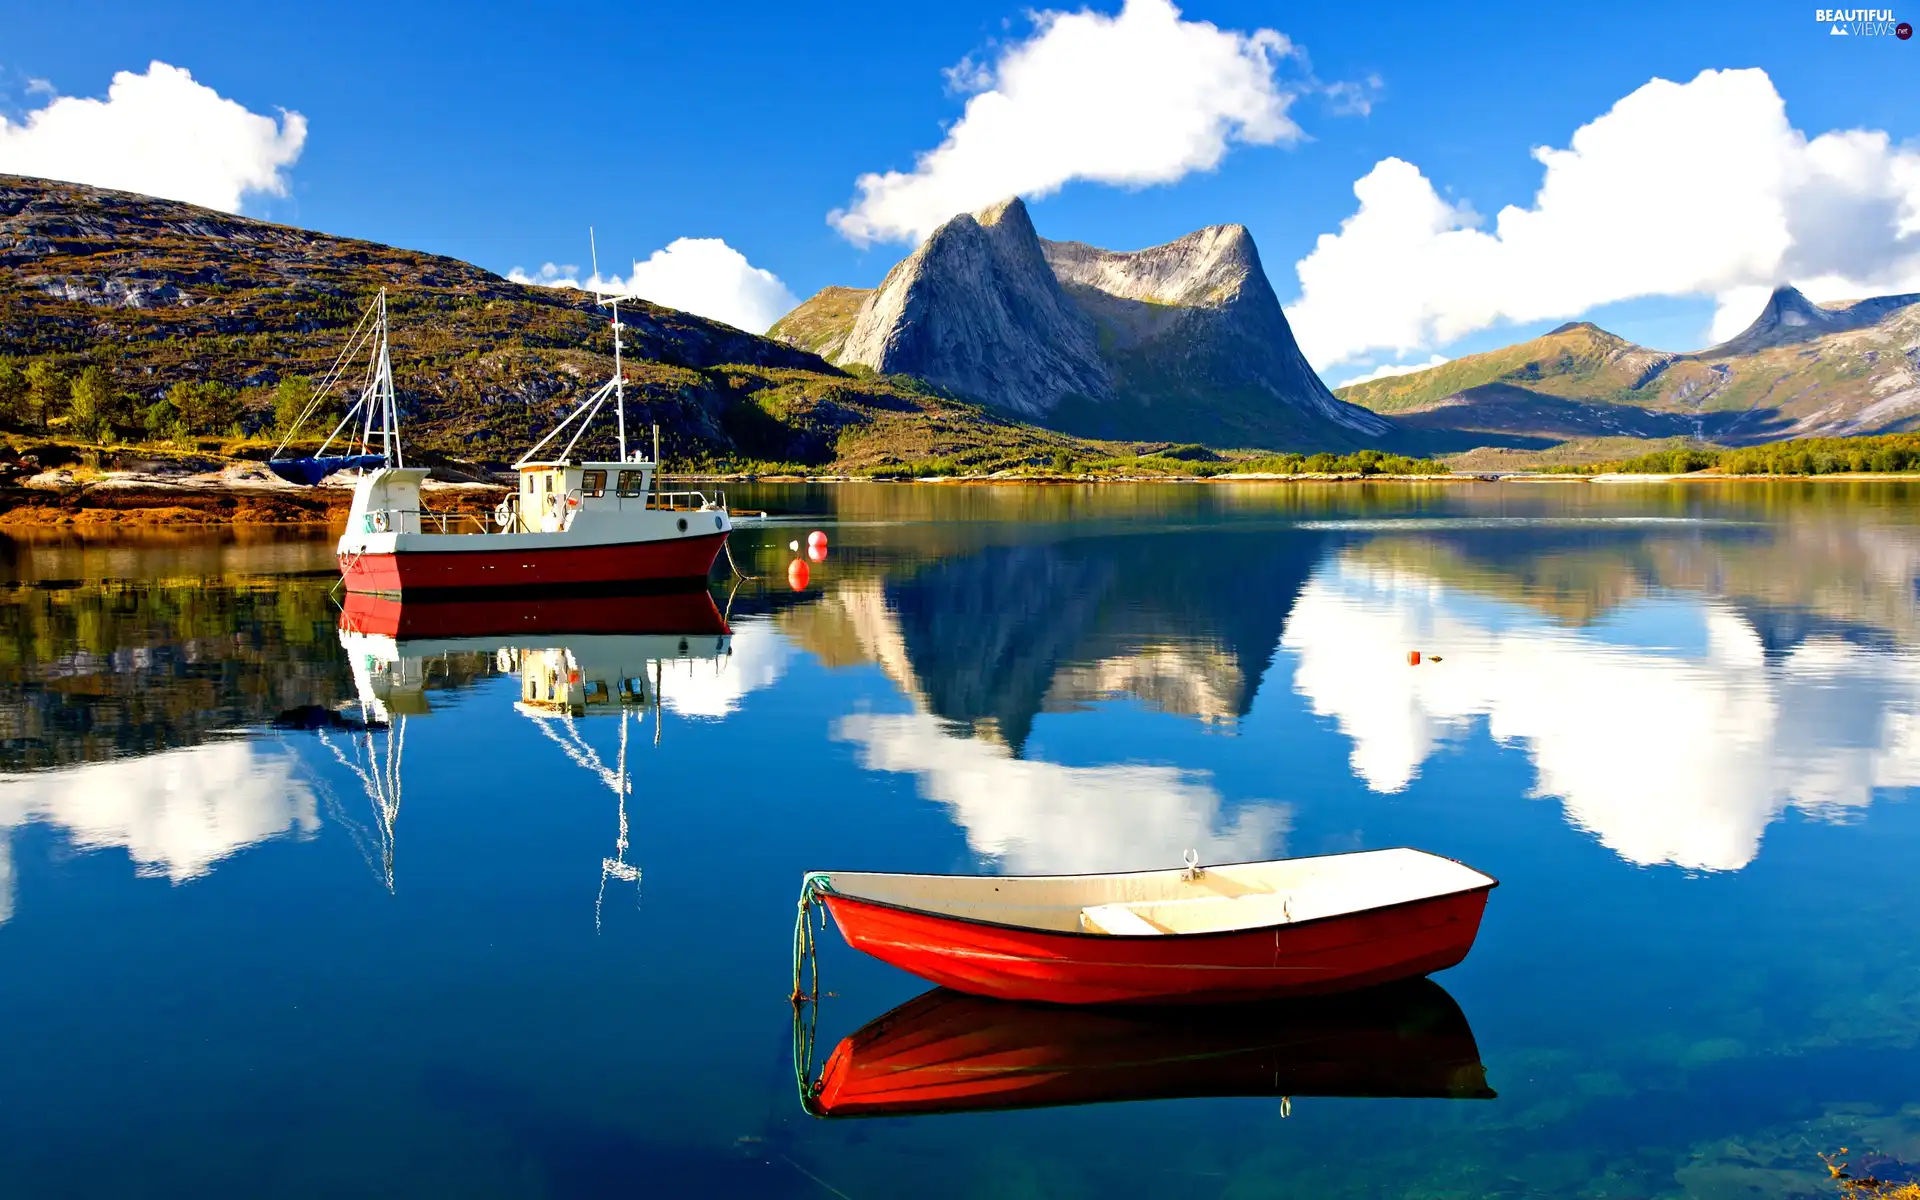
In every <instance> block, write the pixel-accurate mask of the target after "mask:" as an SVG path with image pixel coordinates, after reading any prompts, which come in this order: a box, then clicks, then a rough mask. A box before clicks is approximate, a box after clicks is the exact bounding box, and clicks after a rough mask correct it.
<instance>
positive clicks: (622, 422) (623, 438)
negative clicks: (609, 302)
mask: <svg viewBox="0 0 1920 1200" xmlns="http://www.w3.org/2000/svg"><path fill="white" fill-rule="evenodd" d="M624 328H626V327H625V326H623V325H622V324H620V297H618V296H615V297H614V298H613V418H614V422H615V424H617V425H618V426H619V427H620V461H621V462H625V461H627V391H626V382H625V377H626V372H625V371H623V370H621V368H620V351H621V349H622V345H621V342H620V331H621V330H622V329H624Z"/></svg>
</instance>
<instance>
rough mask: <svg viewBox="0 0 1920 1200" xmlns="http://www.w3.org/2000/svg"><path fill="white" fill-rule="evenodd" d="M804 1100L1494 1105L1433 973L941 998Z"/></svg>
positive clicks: (868, 1040) (847, 1056) (872, 1041)
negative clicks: (1178, 1004) (1292, 992)
mask: <svg viewBox="0 0 1920 1200" xmlns="http://www.w3.org/2000/svg"><path fill="white" fill-rule="evenodd" d="M810 1034H811V1026H810V1025H803V1024H797V1025H796V1035H797V1037H798V1038H799V1039H801V1040H800V1041H798V1042H797V1043H796V1052H795V1069H796V1072H797V1074H798V1078H799V1082H800V1086H801V1102H802V1104H803V1106H804V1107H805V1108H806V1110H807V1111H808V1112H809V1113H811V1114H813V1115H814V1116H819V1117H902V1116H924V1115H929V1114H934V1113H956V1112H981V1111H987V1110H1000V1109H1020V1108H1050V1107H1054V1106H1057V1105H1069V1104H1102V1103H1112V1102H1119V1101H1132V1100H1170V1099H1177V1098H1189V1097H1202V1096H1271V1097H1275V1098H1279V1097H1288V1098H1291V1097H1295V1096H1365V1097H1394V1098H1406V1099H1413V1098H1431V1099H1452V1100H1489V1099H1492V1098H1494V1092H1493V1090H1492V1089H1491V1088H1489V1087H1488V1086H1487V1072H1486V1068H1485V1067H1484V1066H1482V1065H1481V1062H1480V1048H1479V1046H1478V1045H1477V1044H1475V1042H1474V1040H1473V1030H1472V1028H1471V1027H1469V1026H1468V1024H1467V1019H1466V1017H1465V1016H1464V1015H1462V1014H1461V1012H1460V1006H1459V1005H1458V1004H1456V1003H1455V1002H1454V999H1453V997H1452V996H1449V995H1448V994H1447V992H1446V989H1445V988H1442V987H1441V986H1440V985H1439V984H1437V983H1435V982H1433V981H1432V980H1430V979H1419V980H1413V981H1410V982H1407V983H1400V984H1394V985H1391V986H1388V987H1384V988H1373V989H1370V990H1368V991H1365V992H1360V993H1357V994H1355V995H1352V996H1339V997H1315V998H1311V999H1306V1000H1280V1001H1269V1002H1266V1003H1256V1004H1244V1005H1242V1004H1236V1005H1229V1006H1226V1007H1223V1008H1213V1009H1208V1010H1206V1011H1205V1012H1204V1013H1202V1012H1196V1011H1194V1010H1192V1009H1153V1008H1129V1009H1115V1008H1092V1009H1089V1008H1063V1007H1061V1006H1059V1005H1051V1004H1018V1003H1012V1002H1009V1001H1005V1000H989V999H985V998H982V997H979V996H967V995H962V994H961V993H959V992H954V991H949V990H947V989H946V988H935V989H934V990H933V991H930V992H926V993H923V994H922V995H920V996H917V997H915V998H914V999H912V1000H909V1001H907V1002H906V1003H905V1004H903V1005H901V1006H900V1007H898V1008H896V1009H894V1010H893V1011H891V1012H889V1013H887V1014H885V1015H884V1016H880V1017H876V1018H875V1019H873V1020H872V1021H869V1022H867V1023H866V1024H865V1025H863V1026H861V1027H860V1028H859V1029H857V1030H855V1031H854V1032H853V1033H852V1034H850V1035H848V1036H847V1037H846V1038H843V1039H842V1040H841V1041H840V1043H839V1045H837V1046H835V1047H834V1049H833V1053H832V1054H830V1055H829V1056H828V1058H827V1061H826V1064H825V1066H824V1067H823V1068H822V1070H821V1072H820V1075H819V1077H818V1079H813V1078H812V1077H811V1076H812V1071H811V1056H812V1047H811V1046H810V1045H809V1044H807V1043H806V1041H805V1039H806V1038H807V1037H808V1036H810Z"/></svg>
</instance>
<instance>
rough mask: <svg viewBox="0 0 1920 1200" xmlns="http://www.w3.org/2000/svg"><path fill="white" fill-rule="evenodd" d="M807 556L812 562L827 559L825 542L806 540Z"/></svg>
mask: <svg viewBox="0 0 1920 1200" xmlns="http://www.w3.org/2000/svg"><path fill="white" fill-rule="evenodd" d="M807 557H808V558H810V559H812V560H813V561H814V562H825V561H827V544H826V543H825V542H808V543H807Z"/></svg>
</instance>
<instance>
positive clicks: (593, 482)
mask: <svg viewBox="0 0 1920 1200" xmlns="http://www.w3.org/2000/svg"><path fill="white" fill-rule="evenodd" d="M580 494H581V495H582V496H604V495H606V494H607V473H606V472H605V471H582V472H581V473H580Z"/></svg>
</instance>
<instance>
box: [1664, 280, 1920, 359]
mask: <svg viewBox="0 0 1920 1200" xmlns="http://www.w3.org/2000/svg"><path fill="white" fill-rule="evenodd" d="M1916 301H1920V294H1907V295H1900V296H1875V297H1873V298H1872V299H1868V300H1855V301H1852V302H1849V303H1836V304H1815V303H1814V302H1813V301H1811V300H1809V299H1807V297H1806V295H1805V294H1804V293H1803V292H1801V291H1800V289H1799V288H1796V287H1794V286H1792V285H1791V284H1781V285H1780V286H1779V287H1777V288H1775V289H1773V294H1772V295H1771V296H1768V297H1767V303H1766V305H1765V306H1764V307H1762V308H1761V310H1760V315H1759V316H1757V317H1755V318H1754V319H1753V324H1751V325H1749V326H1747V327H1746V328H1745V329H1743V330H1741V331H1740V332H1739V333H1738V334H1736V335H1735V336H1734V337H1732V338H1730V339H1728V340H1727V341H1725V342H1722V343H1720V344H1719V345H1718V346H1714V347H1712V348H1711V349H1708V350H1703V351H1701V356H1702V357H1706V358H1726V357H1731V356H1733V355H1738V354H1751V353H1753V352H1754V351H1756V350H1764V349H1767V348H1768V347H1771V346H1782V345H1788V344H1790V343H1793V342H1804V341H1808V340H1810V339H1813V338H1816V337H1820V336H1821V335H1823V334H1828V333H1838V332H1842V331H1844V330H1849V329H1864V328H1866V327H1867V326H1869V325H1872V324H1874V323H1875V322H1877V321H1879V320H1880V319H1881V318H1882V317H1884V316H1886V315H1887V314H1888V313H1890V312H1893V311H1894V310H1896V309H1900V308H1904V307H1906V306H1907V305H1910V304H1913V303H1915V302H1916Z"/></svg>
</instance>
